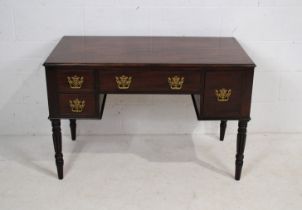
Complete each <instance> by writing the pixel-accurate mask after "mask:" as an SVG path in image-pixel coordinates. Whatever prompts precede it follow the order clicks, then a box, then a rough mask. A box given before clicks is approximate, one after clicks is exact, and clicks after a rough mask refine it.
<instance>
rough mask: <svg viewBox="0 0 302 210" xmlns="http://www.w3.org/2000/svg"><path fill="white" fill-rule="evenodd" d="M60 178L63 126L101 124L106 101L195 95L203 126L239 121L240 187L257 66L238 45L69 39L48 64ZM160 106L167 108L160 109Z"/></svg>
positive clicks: (228, 40)
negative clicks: (66, 123) (119, 97)
mask: <svg viewBox="0 0 302 210" xmlns="http://www.w3.org/2000/svg"><path fill="white" fill-rule="evenodd" d="M44 66H45V69H46V81H47V93H48V105H49V119H50V120H51V124H52V131H53V143H54V148H55V159H56V165H57V172H58V178H59V179H63V164H64V160H63V154H62V135H61V128H60V120H61V119H70V128H71V136H72V139H73V140H75V139H76V119H80V118H81V119H91V118H95V119H101V118H102V114H103V110H104V105H105V101H106V94H115V93H118V94H135V93H140V94H190V95H191V96H192V99H193V104H194V108H195V111H196V115H197V119H198V120H219V121H221V123H220V140H223V138H224V134H225V129H226V125H227V120H238V134H237V153H236V164H235V166H236V170H235V179H236V180H239V179H240V176H241V169H242V165H243V158H244V155H243V153H244V148H245V142H246V128H247V123H248V121H249V120H250V107H251V95H252V84H253V74H254V68H255V64H254V63H253V61H252V60H251V59H250V58H249V57H248V55H247V54H246V53H245V52H244V50H243V49H242V48H241V46H240V45H239V43H238V42H237V41H236V40H235V39H234V38H218V37H217V38H214V37H213V38H211V37H203V38H201V37H187V38H185V37H80V36H78V37H71V36H70V37H63V38H62V39H61V41H60V42H59V43H58V45H57V46H56V48H55V49H54V50H53V52H52V53H51V54H50V56H49V57H48V58H47V60H46V61H45V63H44ZM159 103H160V102H159Z"/></svg>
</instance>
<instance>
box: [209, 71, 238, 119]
mask: <svg viewBox="0 0 302 210" xmlns="http://www.w3.org/2000/svg"><path fill="white" fill-rule="evenodd" d="M242 76H243V74H242V72H240V71H233V72H207V73H206V78H205V90H204V115H205V116H206V117H238V116H240V110H241V100H242V99H241V93H242V81H243V78H242Z"/></svg>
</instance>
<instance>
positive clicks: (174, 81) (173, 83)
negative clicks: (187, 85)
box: [168, 75, 185, 90]
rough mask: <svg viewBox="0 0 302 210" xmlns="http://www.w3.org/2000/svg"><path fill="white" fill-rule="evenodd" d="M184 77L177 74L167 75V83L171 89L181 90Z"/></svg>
mask: <svg viewBox="0 0 302 210" xmlns="http://www.w3.org/2000/svg"><path fill="white" fill-rule="evenodd" d="M184 81H185V78H184V77H179V76H176V75H175V76H173V77H168V83H169V85H170V88H171V89H172V90H181V88H182V85H183V84H184Z"/></svg>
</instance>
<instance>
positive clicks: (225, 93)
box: [215, 88, 232, 102]
mask: <svg viewBox="0 0 302 210" xmlns="http://www.w3.org/2000/svg"><path fill="white" fill-rule="evenodd" d="M215 94H216V97H217V101H219V102H226V101H228V100H229V99H230V97H231V95H232V89H228V90H227V89H225V88H221V89H219V90H215Z"/></svg>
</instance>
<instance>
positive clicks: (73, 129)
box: [69, 119, 77, 141]
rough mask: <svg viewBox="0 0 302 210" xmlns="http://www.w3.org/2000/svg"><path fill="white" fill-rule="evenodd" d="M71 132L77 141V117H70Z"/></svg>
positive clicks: (72, 138) (72, 137)
mask: <svg viewBox="0 0 302 210" xmlns="http://www.w3.org/2000/svg"><path fill="white" fill-rule="evenodd" d="M69 121H70V123H69V125H70V133H71V140H73V141H75V140H76V136H77V134H76V133H77V123H76V119H70V120H69Z"/></svg>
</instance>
